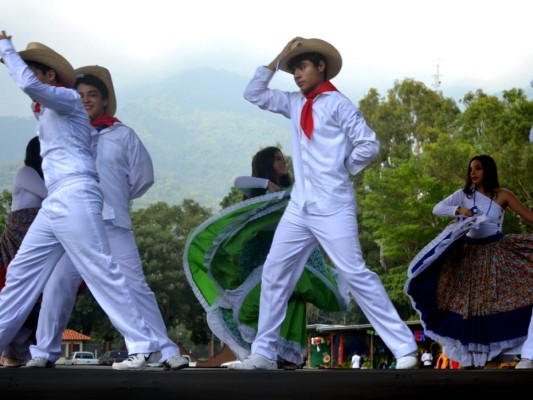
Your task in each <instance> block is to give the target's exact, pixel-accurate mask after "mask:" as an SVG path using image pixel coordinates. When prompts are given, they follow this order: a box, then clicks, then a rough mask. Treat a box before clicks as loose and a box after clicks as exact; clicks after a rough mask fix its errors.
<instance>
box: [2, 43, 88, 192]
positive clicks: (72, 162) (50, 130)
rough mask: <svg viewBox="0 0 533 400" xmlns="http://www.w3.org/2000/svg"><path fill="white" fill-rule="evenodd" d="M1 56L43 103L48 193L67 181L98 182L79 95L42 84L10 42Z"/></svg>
mask: <svg viewBox="0 0 533 400" xmlns="http://www.w3.org/2000/svg"><path fill="white" fill-rule="evenodd" d="M0 56H1V57H2V59H3V61H4V63H5V65H6V67H7V69H8V70H9V73H10V74H11V76H12V78H13V80H14V81H15V83H16V84H17V85H18V86H19V87H20V88H21V89H22V90H23V91H24V92H25V93H26V94H27V95H29V96H30V97H31V98H32V99H33V100H35V101H37V102H38V103H39V104H41V110H40V112H39V114H38V115H37V117H38V121H39V122H38V124H37V135H38V136H39V141H40V144H41V156H42V158H43V163H42V168H43V174H44V180H45V184H46V187H47V189H48V194H51V193H52V192H53V189H54V188H55V187H56V185H57V184H58V183H60V182H62V181H64V180H65V179H70V178H73V177H80V176H90V177H93V178H94V179H98V174H97V172H96V165H95V162H94V158H93V156H92V153H91V130H92V129H91V126H90V124H89V117H88V116H87V112H86V111H85V108H84V107H83V105H82V102H81V98H80V95H79V94H78V92H76V91H75V90H74V89H69V88H65V87H55V86H50V85H47V84H44V83H42V82H41V81H39V80H38V79H37V77H36V76H35V74H34V73H33V71H32V70H31V69H30V68H29V67H28V65H27V64H26V63H25V62H24V60H22V58H20V56H19V54H18V53H17V52H16V51H15V49H14V48H13V46H12V44H11V41H10V40H8V39H3V40H0Z"/></svg>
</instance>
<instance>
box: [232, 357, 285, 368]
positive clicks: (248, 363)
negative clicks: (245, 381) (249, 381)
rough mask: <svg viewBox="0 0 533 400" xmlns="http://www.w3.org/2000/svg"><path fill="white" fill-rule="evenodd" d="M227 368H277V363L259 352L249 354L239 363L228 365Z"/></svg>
mask: <svg viewBox="0 0 533 400" xmlns="http://www.w3.org/2000/svg"><path fill="white" fill-rule="evenodd" d="M228 368H229V369H245V370H254V369H278V363H277V362H276V361H274V360H270V359H268V358H266V357H265V356H262V355H261V354H251V355H249V356H248V357H246V359H245V360H244V361H242V362H240V363H235V364H230V365H228Z"/></svg>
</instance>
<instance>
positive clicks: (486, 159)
mask: <svg viewBox="0 0 533 400" xmlns="http://www.w3.org/2000/svg"><path fill="white" fill-rule="evenodd" d="M474 160H477V161H479V162H480V163H481V166H482V167H483V188H484V189H485V191H486V192H487V193H489V194H490V195H491V197H495V196H496V189H498V188H499V187H500V182H499V181H498V168H497V167H496V161H494V159H493V158H492V157H491V156H488V155H486V154H481V155H478V156H474V157H472V159H471V160H470V161H469V162H468V167H467V169H466V175H465V186H464V188H463V192H465V193H466V194H467V195H468V196H469V197H470V195H472V193H474V190H475V188H474V183H473V182H472V177H471V176H470V173H471V172H472V169H471V168H470V164H472V161H474Z"/></svg>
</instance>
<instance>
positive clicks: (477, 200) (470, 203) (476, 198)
mask: <svg viewBox="0 0 533 400" xmlns="http://www.w3.org/2000/svg"><path fill="white" fill-rule="evenodd" d="M474 206H475V207H477V209H478V212H479V213H480V214H482V215H485V216H487V220H485V221H483V222H482V223H481V224H480V225H479V227H478V228H476V229H470V230H469V231H468V233H467V234H466V235H467V236H468V237H471V238H474V239H481V238H484V237H488V236H492V235H495V234H497V233H500V232H501V231H502V226H503V218H504V214H505V211H504V209H503V208H501V207H500V205H499V204H498V203H496V202H495V201H494V200H492V199H490V198H488V197H487V196H485V195H483V194H481V193H479V192H474V193H473V195H472V197H470V198H469V197H467V195H466V193H465V192H463V189H459V190H456V191H455V192H454V193H452V194H451V195H450V196H448V197H446V198H445V199H444V200H442V201H440V202H439V203H437V204H436V205H435V207H433V214H435V215H439V216H442V217H454V216H456V215H455V211H456V210H457V208H458V207H463V208H468V209H472V208H473V207H474Z"/></svg>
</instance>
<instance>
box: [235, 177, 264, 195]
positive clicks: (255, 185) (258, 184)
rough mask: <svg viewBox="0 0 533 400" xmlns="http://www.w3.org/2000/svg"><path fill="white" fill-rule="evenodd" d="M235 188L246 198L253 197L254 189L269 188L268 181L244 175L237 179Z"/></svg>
mask: <svg viewBox="0 0 533 400" xmlns="http://www.w3.org/2000/svg"><path fill="white" fill-rule="evenodd" d="M233 186H235V187H236V188H237V189H239V190H240V191H241V192H243V193H244V194H245V195H246V196H248V197H252V194H253V189H266V188H268V179H266V178H257V177H255V176H245V175H243V176H238V177H237V178H235V181H234V182H233Z"/></svg>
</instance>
